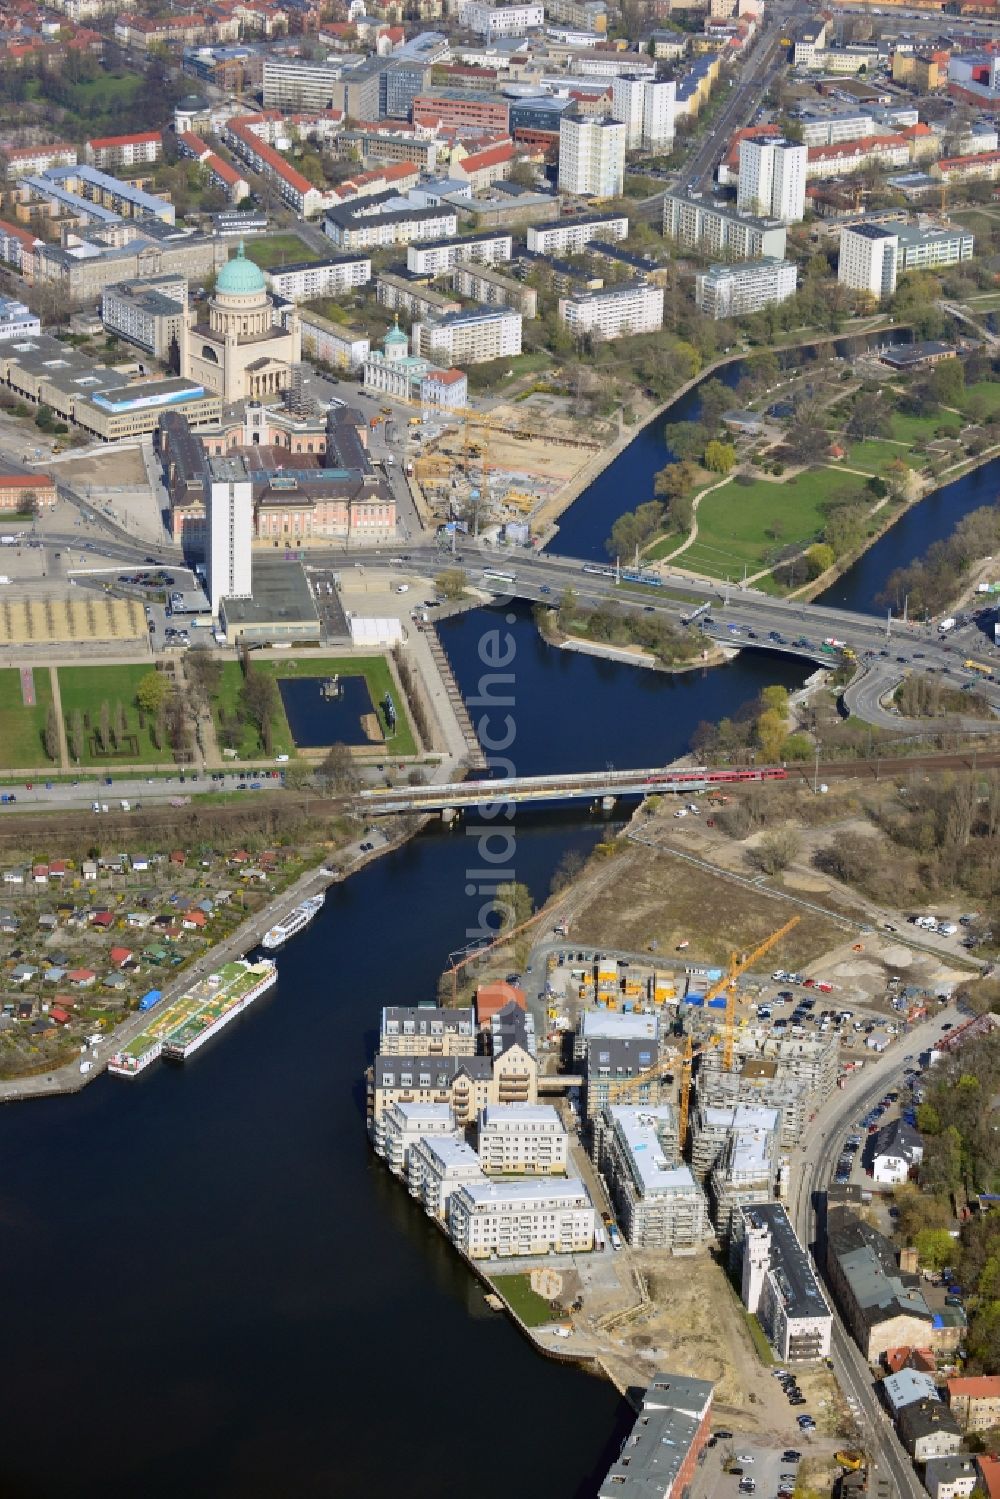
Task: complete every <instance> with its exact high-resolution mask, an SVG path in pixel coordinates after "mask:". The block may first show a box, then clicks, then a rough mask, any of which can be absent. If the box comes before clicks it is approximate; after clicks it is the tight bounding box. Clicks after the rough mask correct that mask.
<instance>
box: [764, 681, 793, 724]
mask: <svg viewBox="0 0 1000 1499" xmlns="http://www.w3.org/2000/svg"><path fill="white" fill-rule="evenodd" d="M760 700H761V703H762V704H763V706H764V707H765V708H770V709H772V710H773V711H774V712H775V713H780V714H781V716H782V718H787V716H788V688H787V687H781V686H779V685H778V684H777V683H773V684H772V685H771V686H770V687H762V688H761V693H760Z"/></svg>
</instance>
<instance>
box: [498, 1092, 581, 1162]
mask: <svg viewBox="0 0 1000 1499" xmlns="http://www.w3.org/2000/svg"><path fill="white" fill-rule="evenodd" d="M478 1142H479V1161H480V1164H481V1166H482V1168H483V1170H484V1171H485V1172H488V1173H490V1174H492V1175H499V1176H525V1175H534V1176H560V1175H565V1172H566V1166H567V1163H568V1160H569V1137H568V1135H567V1134H566V1129H565V1126H564V1125H563V1122H562V1120H561V1119H560V1118H559V1115H558V1114H557V1112H556V1110H555V1109H554V1108H553V1107H552V1105H551V1104H547V1103H546V1104H541V1103H535V1104H531V1103H491V1104H487V1106H486V1108H485V1109H483V1110H482V1112H481V1113H480V1115H479V1131H478Z"/></svg>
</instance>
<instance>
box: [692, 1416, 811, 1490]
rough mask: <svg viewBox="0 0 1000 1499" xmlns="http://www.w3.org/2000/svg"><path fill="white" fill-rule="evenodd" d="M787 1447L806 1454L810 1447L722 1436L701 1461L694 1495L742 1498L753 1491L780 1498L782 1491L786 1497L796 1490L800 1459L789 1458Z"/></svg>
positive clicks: (695, 1481) (694, 1486) (693, 1485)
mask: <svg viewBox="0 0 1000 1499" xmlns="http://www.w3.org/2000/svg"><path fill="white" fill-rule="evenodd" d="M718 1429H719V1428H718V1427H717V1428H716V1430H718ZM722 1429H723V1430H724V1429H725V1428H722ZM785 1451H798V1452H801V1453H803V1455H805V1452H806V1449H805V1447H804V1446H801V1445H800V1446H798V1447H792V1448H786V1449H782V1448H774V1447H764V1446H762V1445H761V1444H760V1443H759V1442H755V1441H753V1440H752V1439H751V1438H750V1437H740V1436H739V1435H737V1434H734V1435H733V1436H732V1437H731V1438H725V1437H720V1438H719V1439H718V1440H717V1441H716V1442H715V1445H714V1446H712V1447H710V1448H708V1450H707V1451H706V1454H705V1458H704V1461H703V1462H702V1463H701V1464H700V1465H699V1468H698V1473H697V1475H696V1477H695V1479H694V1482H693V1484H692V1486H691V1499H740V1496H741V1495H743V1494H752V1495H753V1496H754V1499H778V1496H779V1495H780V1496H782V1499H786V1496H788V1495H791V1494H792V1493H793V1492H794V1489H795V1482H796V1477H797V1474H798V1470H799V1466H800V1463H799V1462H798V1461H792V1460H791V1459H790V1458H786V1457H785V1455H784V1453H785ZM727 1468H728V1469H729V1471H726V1470H727Z"/></svg>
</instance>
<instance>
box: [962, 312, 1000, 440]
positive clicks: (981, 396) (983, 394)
mask: <svg viewBox="0 0 1000 1499" xmlns="http://www.w3.org/2000/svg"><path fill="white" fill-rule="evenodd" d="M998 302H1000V299H998ZM969 396H975V397H976V400H977V402H982V404H983V405H984V406H985V408H986V411H987V413H988V415H990V416H995V415H996V413H997V411H998V410H1000V381H997V380H979V381H977V383H976V384H975V385H967V386H966V387H965V398H964V399H963V400H962V403H961V405H962V410H963V411H964V410H965V402H966V400H967V399H968V398H969Z"/></svg>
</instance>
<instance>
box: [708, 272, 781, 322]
mask: <svg viewBox="0 0 1000 1499" xmlns="http://www.w3.org/2000/svg"><path fill="white" fill-rule="evenodd" d="M796 281H797V271H796V267H795V263H794V262H793V261H790V260H775V259H766V260H743V261H739V262H737V263H736V264H735V265H713V266H710V267H709V269H708V270H707V271H701V272H699V273H698V275H697V276H696V277H695V292H694V299H695V302H696V303H697V305H698V307H700V308H701V310H702V312H703V313H704V314H705V316H706V317H710V318H715V319H718V318H731V317H745V316H746V315H747V314H748V313H752V312H760V311H761V309H762V308H764V307H774V306H776V305H777V304H778V303H780V302H787V301H788V298H789V297H794V295H795V288H796Z"/></svg>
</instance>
